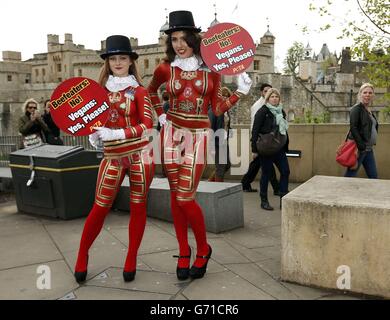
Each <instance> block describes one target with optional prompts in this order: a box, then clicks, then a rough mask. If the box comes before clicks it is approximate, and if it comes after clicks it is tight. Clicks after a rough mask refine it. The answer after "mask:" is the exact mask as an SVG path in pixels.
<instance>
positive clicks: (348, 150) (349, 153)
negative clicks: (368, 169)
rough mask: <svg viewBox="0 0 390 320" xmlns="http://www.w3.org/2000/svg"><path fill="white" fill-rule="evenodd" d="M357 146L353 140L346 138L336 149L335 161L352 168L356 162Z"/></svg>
mask: <svg viewBox="0 0 390 320" xmlns="http://www.w3.org/2000/svg"><path fill="white" fill-rule="evenodd" d="M357 150H358V149H357V146H356V142H355V140H350V139H346V140H345V141H344V142H343V143H342V144H341V145H340V146H339V147H338V148H337V151H336V161H337V162H338V163H339V164H341V165H342V166H343V167H347V168H353V167H355V166H356V164H357V158H358V156H357V153H358V151H357Z"/></svg>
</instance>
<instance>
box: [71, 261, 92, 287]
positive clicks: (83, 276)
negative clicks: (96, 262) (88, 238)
mask: <svg viewBox="0 0 390 320" xmlns="http://www.w3.org/2000/svg"><path fill="white" fill-rule="evenodd" d="M88 260H89V256H87V266H88ZM87 273H88V270H85V271H82V272H78V271H75V272H74V277H75V278H76V281H77V283H82V282H84V281H85V279H87Z"/></svg>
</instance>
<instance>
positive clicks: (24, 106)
mask: <svg viewBox="0 0 390 320" xmlns="http://www.w3.org/2000/svg"><path fill="white" fill-rule="evenodd" d="M30 103H34V104H35V105H36V106H37V110H38V111H39V109H40V106H39V103H38V102H37V100H35V99H34V98H29V99H27V100H26V101H25V102H24V103H23V106H22V111H23V113H25V112H26V111H27V106H28V105H29V104H30Z"/></svg>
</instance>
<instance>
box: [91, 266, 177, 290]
mask: <svg viewBox="0 0 390 320" xmlns="http://www.w3.org/2000/svg"><path fill="white" fill-rule="evenodd" d="M105 272H106V273H107V275H108V277H107V278H106V279H96V278H94V279H91V280H90V281H88V282H87V283H86V285H87V286H98V287H105V288H118V289H127V290H133V291H144V292H151V293H160V294H170V295H174V294H176V293H178V292H179V290H180V289H181V288H180V285H178V282H179V280H177V278H176V275H173V274H167V273H165V272H150V271H142V270H137V274H136V276H135V279H134V281H131V282H124V281H123V275H122V272H123V269H121V268H109V269H107V270H106V271H105Z"/></svg>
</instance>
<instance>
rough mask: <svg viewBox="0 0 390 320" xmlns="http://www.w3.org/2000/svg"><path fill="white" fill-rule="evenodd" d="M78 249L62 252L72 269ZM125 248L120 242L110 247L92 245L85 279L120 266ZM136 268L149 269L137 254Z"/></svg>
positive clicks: (122, 264)
mask: <svg viewBox="0 0 390 320" xmlns="http://www.w3.org/2000/svg"><path fill="white" fill-rule="evenodd" d="M77 254H78V250H76V251H69V252H66V253H64V257H65V259H66V262H67V263H68V265H69V267H70V268H71V269H72V270H74V266H75V264H76V259H77ZM126 255H127V248H125V247H124V246H123V245H121V244H120V243H116V244H115V245H112V246H111V247H94V246H92V247H91V249H90V251H89V262H88V275H87V280H89V279H91V278H94V277H95V276H97V275H98V274H100V273H102V272H103V271H105V270H106V269H108V268H111V267H116V268H122V269H123V266H124V264H125V260H126ZM137 269H140V270H151V269H150V268H149V267H148V266H147V265H146V264H144V263H143V261H142V257H141V256H138V259H137Z"/></svg>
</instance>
